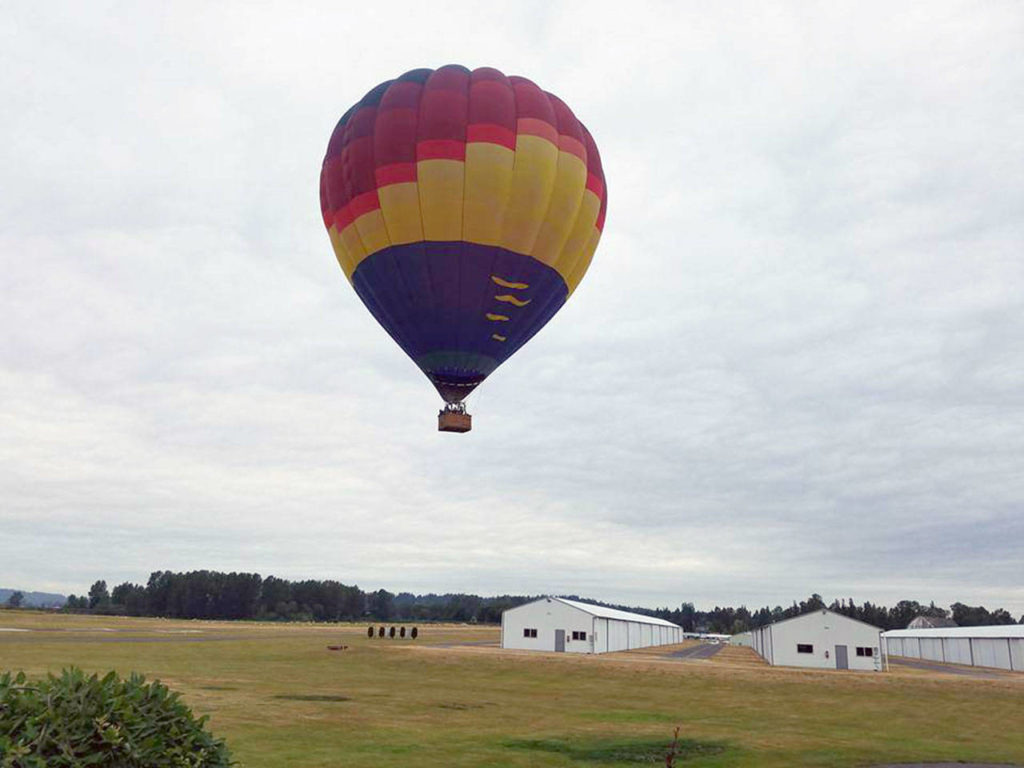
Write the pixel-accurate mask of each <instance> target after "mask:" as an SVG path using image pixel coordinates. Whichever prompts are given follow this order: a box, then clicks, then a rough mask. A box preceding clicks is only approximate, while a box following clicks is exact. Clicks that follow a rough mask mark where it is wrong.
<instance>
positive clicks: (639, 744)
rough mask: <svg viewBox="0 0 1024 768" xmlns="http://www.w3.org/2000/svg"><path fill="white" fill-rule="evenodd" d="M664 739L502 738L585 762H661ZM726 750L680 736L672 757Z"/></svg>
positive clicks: (521, 746)
mask: <svg viewBox="0 0 1024 768" xmlns="http://www.w3.org/2000/svg"><path fill="white" fill-rule="evenodd" d="M669 741H670V740H668V739H620V740H616V741H608V740H603V739H591V740H587V741H583V740H580V739H516V740H514V741H505V742H502V746H503V747H505V748H506V749H514V750H517V751H527V752H546V753H548V754H557V755H564V756H565V757H567V758H569V759H570V760H576V761H579V762H581V763H586V764H588V765H595V764H597V765H600V764H602V763H637V764H639V765H658V764H664V762H665V755H666V754H667V753H668V751H669V746H670V744H669ZM725 750H726V746H725V745H724V744H721V743H718V742H712V741H697V740H696V739H680V740H679V742H678V744H677V745H676V760H677V761H679V762H685V761H686V760H690V759H693V758H697V757H707V756H709V755H718V754H721V753H722V752H724V751H725Z"/></svg>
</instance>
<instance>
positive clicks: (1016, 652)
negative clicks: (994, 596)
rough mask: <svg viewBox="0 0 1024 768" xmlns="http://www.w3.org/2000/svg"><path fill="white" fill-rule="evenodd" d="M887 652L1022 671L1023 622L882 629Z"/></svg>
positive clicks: (947, 662)
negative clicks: (981, 625) (999, 624)
mask: <svg viewBox="0 0 1024 768" xmlns="http://www.w3.org/2000/svg"><path fill="white" fill-rule="evenodd" d="M882 642H883V643H885V652H886V653H887V654H889V655H890V656H901V657H903V658H907V659H924V660H926V661H938V662H943V663H946V664H965V665H967V666H974V667H994V668H995V669H1008V670H1010V671H1016V672H1022V671H1024V625H1021V624H1006V625H1001V626H991V627H940V628H937V629H893V630H890V631H889V632H883V633H882Z"/></svg>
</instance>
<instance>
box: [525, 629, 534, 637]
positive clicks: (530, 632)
mask: <svg viewBox="0 0 1024 768" xmlns="http://www.w3.org/2000/svg"><path fill="white" fill-rule="evenodd" d="M536 636H537V630H536V629H524V630H523V637H536Z"/></svg>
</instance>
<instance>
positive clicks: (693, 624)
mask: <svg viewBox="0 0 1024 768" xmlns="http://www.w3.org/2000/svg"><path fill="white" fill-rule="evenodd" d="M538 597H540V596H539V595H501V596H497V597H480V596H479V595H470V594H463V593H448V594H442V595H438V594H427V595H414V594H412V593H410V592H400V593H398V594H393V593H391V592H388V591H387V590H385V589H378V590H376V591H372V592H364V591H363V590H361V589H360V588H359V587H357V586H354V585H353V586H349V585H346V584H342V583H341V582H338V581H333V580H326V581H322V580H315V579H305V580H302V581H289V580H288V579H281V578H278V577H276V576H267V577H266V578H262V577H261V576H260V575H259V574H258V573H234V572H232V573H222V572H219V571H189V572H187V573H175V572H173V571H154V572H153V573H152V574H151V575H150V577H149V580H148V581H147V582H146V584H145V585H142V584H133V583H131V582H124V583H122V584H118V585H116V586H115V587H114V588H113V589H108V588H107V582H106V581H104V580H100V581H96V582H95V583H94V584H93V585H92V586H91V587H90V588H89V591H88V594H87V595H82V596H77V595H70V596H69V597H68V599H67V603H66V605H65V606H64V609H63V610H65V611H69V612H83V613H84V612H89V613H100V614H117V615H126V616H162V617H166V618H173V619H256V620H265V621H351V620H363V619H370V620H375V621H409V622H413V621H418V622H431V621H451V622H468V623H479V624H496V623H498V622H500V621H501V614H502V612H503V611H505V610H507V609H509V608H514V607H516V606H517V605H522V604H523V603H527V602H529V601H531V600H536V599H537V598H538ZM565 597H568V598H570V599H573V600H581V599H582V598H580V597H578V596H576V595H566V596H565ZM585 602H591V603H593V604H595V605H603V606H606V607H609V608H618V609H620V610H626V611H632V612H634V613H641V614H645V615H648V616H655V617H657V618H660V619H666V620H668V621H671V622H673V623H675V624H679V625H680V626H681V627H683V629H684V630H686V631H687V632H714V633H723V634H735V633H737V632H745V631H747V630H749V629H755V628H757V627H762V626H765V625H767V624H771V623H773V622H776V621H781V620H783V619H789V618H792V617H794V616H799V615H800V614H803V613H807V612H808V611H812V610H816V609H821V608H829V609H831V610H833V611H836V612H837V613H841V614H844V615H846V616H849V617H850V618H854V619H859V620H860V621H864V622H867V623H868V624H872V625H874V626H876V627H881V628H882V629H902V628H904V627H906V626H907V624H909V623H910V622H911V620H913V619H914V618H915V617H917V616H921V615H926V616H941V617H948V618H952V619H953V620H954V621H955V622H956V623H957V624H959V625H960V626H978V625H983V624H1014V623H1016V622H1015V621H1014V618H1013V617H1012V616H1011V615H1010V613H1009V612H1008V611H1006V610H1004V609H1002V608H997V609H996V610H993V611H989V610H987V609H986V608H984V607H983V606H970V605H965V604H964V603H959V602H957V603H953V604H952V605H951V606H950V607H949V609H948V610H947V609H945V608H940V607H938V606H936V605H935V603H930V604H928V605H923V604H921V603H919V602H917V601H916V600H900V601H899V602H898V603H896V605H894V606H891V607H886V606H883V605H875V604H873V603H870V602H867V601H865V602H864V603H862V604H860V605H858V604H857V603H856V602H854V600H853V599H849V600H847V599H839V600H833V601H832V602H831V603H828V604H826V603H825V601H824V599H822V597H821V595H817V594H814V595H811V596H810V597H809V598H807V599H806V600H802V601H800V602H797V601H795V600H794V601H793V603H792V605H790V606H788V607H786V608H783V607H782V606H778V605H777V606H774V607H772V606H765V607H763V608H759V609H756V610H753V611H751V610H750V609H748V608H747V607H746V606H740V607H739V608H733V607H719V606H716V607H715V608H713V609H711V610H710V611H699V610H697V609H696V608H695V607H694V605H693V603H689V602H684V603H682V604H681V605H680V606H679V607H678V608H674V609H673V608H656V609H650V608H637V607H634V606H626V605H613V604H609V603H601V602H597V601H593V600H589V601H588V600H585ZM1020 623H1021V624H1024V616H1021V617H1020Z"/></svg>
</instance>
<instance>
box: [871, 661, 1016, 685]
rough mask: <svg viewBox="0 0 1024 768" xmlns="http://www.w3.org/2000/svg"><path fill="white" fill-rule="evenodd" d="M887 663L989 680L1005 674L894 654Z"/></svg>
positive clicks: (997, 678)
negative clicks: (897, 656)
mask: <svg viewBox="0 0 1024 768" xmlns="http://www.w3.org/2000/svg"><path fill="white" fill-rule="evenodd" d="M889 663H890V664H891V665H893V666H903V667H910V668H911V669H921V670H924V671H925V672H943V673H945V674H947V675H962V676H963V677H982V678H987V679H989V680H992V679H996V680H1000V679H1003V680H1005V679H1006V676H1007V674H1009V673H1004V672H999V671H998V670H994V669H979V668H977V667H968V666H962V665H956V664H940V663H939V662H936V661H926V660H924V659H907V658H903V657H900V658H896V657H895V656H890V657H889Z"/></svg>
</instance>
